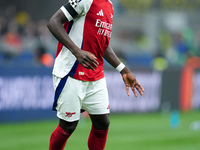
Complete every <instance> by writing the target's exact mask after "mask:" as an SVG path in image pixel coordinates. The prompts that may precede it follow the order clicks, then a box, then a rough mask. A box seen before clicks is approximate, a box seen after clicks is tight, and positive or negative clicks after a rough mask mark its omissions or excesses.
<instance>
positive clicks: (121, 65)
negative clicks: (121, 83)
mask: <svg viewBox="0 0 200 150" xmlns="http://www.w3.org/2000/svg"><path fill="white" fill-rule="evenodd" d="M125 67H126V66H125V65H124V64H123V63H122V62H121V63H120V64H119V65H118V66H117V67H116V68H115V69H116V70H117V71H118V72H121V71H122V70H123V69H124V68H125Z"/></svg>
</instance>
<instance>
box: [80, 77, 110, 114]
mask: <svg viewBox="0 0 200 150" xmlns="http://www.w3.org/2000/svg"><path fill="white" fill-rule="evenodd" d="M82 109H84V110H86V111H87V112H88V113H89V114H90V115H103V114H109V113H110V107H109V98H108V90H107V85H106V81H105V78H103V79H100V80H98V81H94V82H90V86H89V88H88V89H87V94H86V96H85V98H84V100H83V101H82Z"/></svg>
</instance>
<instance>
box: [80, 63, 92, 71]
mask: <svg viewBox="0 0 200 150" xmlns="http://www.w3.org/2000/svg"><path fill="white" fill-rule="evenodd" d="M82 65H83V67H85V68H87V69H91V70H93V71H94V70H95V69H94V68H93V67H92V66H91V65H90V64H89V63H88V62H85V63H82Z"/></svg>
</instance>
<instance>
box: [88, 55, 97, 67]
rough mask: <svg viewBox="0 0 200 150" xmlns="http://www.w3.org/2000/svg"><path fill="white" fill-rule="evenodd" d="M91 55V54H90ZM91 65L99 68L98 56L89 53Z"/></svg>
mask: <svg viewBox="0 0 200 150" xmlns="http://www.w3.org/2000/svg"><path fill="white" fill-rule="evenodd" d="M88 53H89V52H88ZM89 56H90V57H89V63H90V64H92V65H93V66H94V67H95V68H97V67H98V65H99V62H98V61H97V60H96V59H97V58H96V56H95V55H94V54H92V53H89Z"/></svg>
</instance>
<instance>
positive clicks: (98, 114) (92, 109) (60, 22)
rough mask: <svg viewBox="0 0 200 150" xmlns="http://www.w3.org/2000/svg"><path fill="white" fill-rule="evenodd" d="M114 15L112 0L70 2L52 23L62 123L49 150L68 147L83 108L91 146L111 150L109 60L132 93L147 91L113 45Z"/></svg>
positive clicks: (57, 101)
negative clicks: (106, 72) (108, 146)
mask: <svg viewBox="0 0 200 150" xmlns="http://www.w3.org/2000/svg"><path fill="white" fill-rule="evenodd" d="M113 14H114V11H113V5H112V3H111V1H110V0H69V1H68V2H67V3H66V4H64V5H63V6H61V8H60V9H59V10H58V11H57V12H56V13H55V14H54V15H53V16H52V17H51V19H50V20H49V22H48V28H49V30H50V31H51V32H52V34H53V35H54V36H55V37H56V38H57V40H58V41H59V43H58V48H57V53H56V58H55V63H54V68H53V84H54V88H55V97H54V103H53V110H56V111H57V117H58V118H59V124H58V126H57V127H56V129H55V130H54V131H53V133H52V134H51V137H50V144H49V150H63V149H64V147H65V145H66V143H67V140H68V138H69V137H70V135H71V134H72V133H73V131H74V130H75V129H76V126H77V124H78V121H79V119H80V113H81V110H85V111H87V112H88V114H89V116H90V119H91V121H92V127H91V131H90V135H89V138H88V148H89V150H103V149H104V148H105V145H106V140H107V134H108V127H109V123H110V120H109V116H108V115H109V113H110V107H109V100H108V91H107V86H106V80H105V77H104V71H103V58H104V59H105V60H106V61H107V62H108V63H109V64H111V65H112V66H113V67H114V68H116V70H117V71H119V72H120V74H121V75H122V78H123V81H124V83H125V87H126V92H127V94H128V96H129V95H130V93H129V88H131V89H132V91H133V93H134V95H135V96H136V97H137V93H136V91H138V92H139V94H140V95H143V92H144V89H143V87H142V86H141V85H140V84H139V82H138V81H137V80H136V78H135V76H134V75H133V74H132V73H131V72H130V71H129V69H128V68H127V67H125V65H124V64H123V63H122V62H121V61H120V60H119V59H118V57H117V56H116V55H115V53H114V52H113V50H112V48H111V47H110V46H109V42H110V37H111V33H112V22H113Z"/></svg>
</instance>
